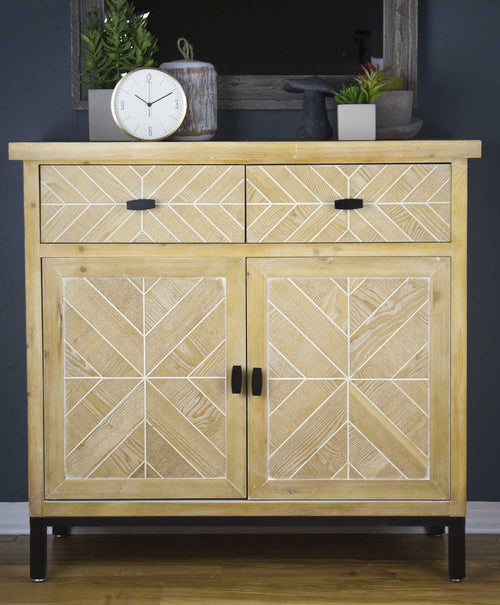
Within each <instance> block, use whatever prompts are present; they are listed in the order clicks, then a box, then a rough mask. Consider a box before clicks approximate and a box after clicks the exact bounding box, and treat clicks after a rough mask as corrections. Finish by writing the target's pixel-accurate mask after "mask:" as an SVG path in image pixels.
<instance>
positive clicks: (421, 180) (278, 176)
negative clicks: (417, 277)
mask: <svg viewBox="0 0 500 605" xmlns="http://www.w3.org/2000/svg"><path fill="white" fill-rule="evenodd" d="M341 198H362V199H363V202H364V206H363V208H361V209H359V210H337V209H335V206H334V201H335V200H336V199H341ZM450 238H451V166H450V165H449V164H362V165H358V164H349V165H300V166H299V165H282V166H264V165H261V166H249V167H248V168H247V241H248V242H448V241H450Z"/></svg>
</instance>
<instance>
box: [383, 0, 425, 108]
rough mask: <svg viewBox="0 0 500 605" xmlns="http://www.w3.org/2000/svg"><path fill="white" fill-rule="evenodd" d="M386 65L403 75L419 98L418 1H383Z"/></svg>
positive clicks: (414, 98) (414, 102)
mask: <svg viewBox="0 0 500 605" xmlns="http://www.w3.org/2000/svg"><path fill="white" fill-rule="evenodd" d="M384 65H386V66H390V67H391V70H390V74H391V75H393V76H400V77H401V78H403V81H404V83H405V88H406V89H408V90H412V91H413V106H414V107H416V106H417V99H418V86H417V84H418V78H417V71H418V0H410V2H408V1H407V0H385V1H384Z"/></svg>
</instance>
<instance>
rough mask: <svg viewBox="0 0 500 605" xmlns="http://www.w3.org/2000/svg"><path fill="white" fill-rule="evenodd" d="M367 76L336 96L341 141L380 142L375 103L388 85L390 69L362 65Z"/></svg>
mask: <svg viewBox="0 0 500 605" xmlns="http://www.w3.org/2000/svg"><path fill="white" fill-rule="evenodd" d="M361 67H362V70H363V73H362V74H361V75H359V76H356V78H355V79H354V80H355V84H351V85H346V86H344V87H343V88H342V89H341V90H339V91H338V92H336V93H335V94H334V98H335V101H336V103H337V123H338V137H339V140H341V141H342V140H344V141H361V140H366V141H373V140H375V138H376V108H375V104H374V101H375V99H376V98H377V97H379V96H380V95H381V94H382V93H383V88H384V87H385V86H386V84H387V77H386V75H385V73H386V72H387V70H388V69H389V68H388V67H385V68H384V69H380V68H378V67H374V66H373V65H371V63H367V64H366V65H362V66H361Z"/></svg>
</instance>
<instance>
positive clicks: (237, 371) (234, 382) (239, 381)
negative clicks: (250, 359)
mask: <svg viewBox="0 0 500 605" xmlns="http://www.w3.org/2000/svg"><path fill="white" fill-rule="evenodd" d="M242 386H243V370H242V369H241V366H233V369H232V371H231V393H235V394H238V393H241V388H242Z"/></svg>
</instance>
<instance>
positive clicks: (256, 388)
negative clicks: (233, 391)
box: [252, 368, 262, 397]
mask: <svg viewBox="0 0 500 605" xmlns="http://www.w3.org/2000/svg"><path fill="white" fill-rule="evenodd" d="M252 395H253V396H254V397H258V396H259V395H262V369H261V368H254V369H253V370H252Z"/></svg>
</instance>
